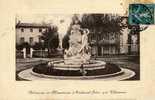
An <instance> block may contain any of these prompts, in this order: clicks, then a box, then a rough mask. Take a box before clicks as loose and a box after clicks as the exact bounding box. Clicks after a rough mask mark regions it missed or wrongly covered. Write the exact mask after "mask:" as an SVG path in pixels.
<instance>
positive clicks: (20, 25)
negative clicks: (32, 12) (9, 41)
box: [16, 23, 50, 28]
mask: <svg viewBox="0 0 155 100" xmlns="http://www.w3.org/2000/svg"><path fill="white" fill-rule="evenodd" d="M49 27H50V24H41V23H17V24H16V28H49Z"/></svg>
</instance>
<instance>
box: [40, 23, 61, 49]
mask: <svg viewBox="0 0 155 100" xmlns="http://www.w3.org/2000/svg"><path fill="white" fill-rule="evenodd" d="M41 38H42V39H43V40H44V46H45V47H46V48H48V49H54V50H55V49H56V48H58V46H59V35H58V27H57V26H52V27H50V28H49V29H47V30H46V31H45V32H43V33H42V36H41Z"/></svg>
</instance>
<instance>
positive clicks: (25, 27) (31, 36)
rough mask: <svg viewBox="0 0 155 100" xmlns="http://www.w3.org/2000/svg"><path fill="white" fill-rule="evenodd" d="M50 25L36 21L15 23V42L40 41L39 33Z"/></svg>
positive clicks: (32, 43)
mask: <svg viewBox="0 0 155 100" xmlns="http://www.w3.org/2000/svg"><path fill="white" fill-rule="evenodd" d="M49 27H50V25H47V24H36V23H20V22H19V23H17V24H16V44H19V45H20V44H22V43H28V44H30V45H34V44H35V43H36V42H41V38H40V36H41V34H42V32H44V31H45V30H46V29H48V28H49Z"/></svg>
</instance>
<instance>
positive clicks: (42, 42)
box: [41, 40, 44, 58]
mask: <svg viewBox="0 0 155 100" xmlns="http://www.w3.org/2000/svg"><path fill="white" fill-rule="evenodd" d="M43 46H44V40H41V56H42V58H43Z"/></svg>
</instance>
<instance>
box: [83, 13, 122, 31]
mask: <svg viewBox="0 0 155 100" xmlns="http://www.w3.org/2000/svg"><path fill="white" fill-rule="evenodd" d="M81 23H82V27H84V28H88V29H90V30H93V31H95V32H100V33H116V34H117V33H121V32H122V30H123V28H124V25H123V23H122V18H121V17H120V16H118V15H112V14H84V15H83V17H82V22H81Z"/></svg>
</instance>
